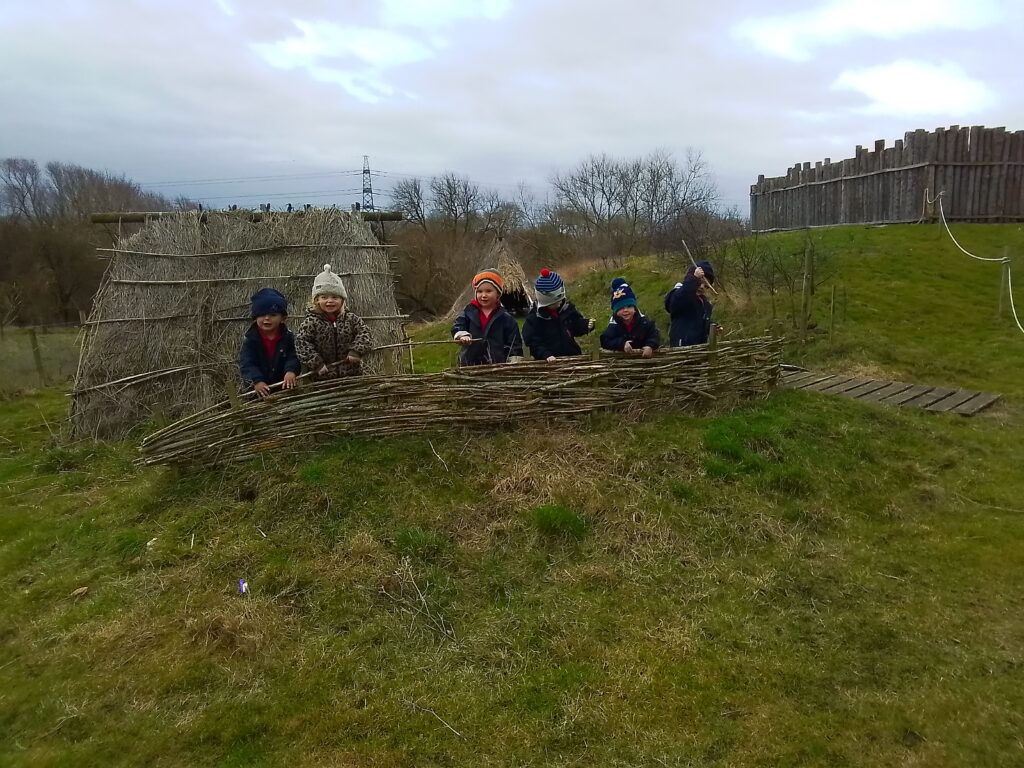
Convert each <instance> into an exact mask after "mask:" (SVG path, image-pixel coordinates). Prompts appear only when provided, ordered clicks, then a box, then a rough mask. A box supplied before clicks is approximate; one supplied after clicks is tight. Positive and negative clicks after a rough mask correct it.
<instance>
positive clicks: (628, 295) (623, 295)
mask: <svg viewBox="0 0 1024 768" xmlns="http://www.w3.org/2000/svg"><path fill="white" fill-rule="evenodd" d="M635 306H636V294H635V293H633V289H632V288H630V287H629V283H627V282H626V278H624V277H616V278H615V279H614V280H612V312H613V313H615V312H618V311H619V310H620V309H623V308H624V307H635Z"/></svg>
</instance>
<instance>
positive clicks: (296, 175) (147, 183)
mask: <svg viewBox="0 0 1024 768" xmlns="http://www.w3.org/2000/svg"><path fill="white" fill-rule="evenodd" d="M361 173H362V171H360V170H352V171H320V172H318V173H285V174H278V175H274V176H234V177H226V178H219V179H181V180H178V181H141V182H139V186H144V187H171V186H185V185H197V184H241V183H243V182H246V181H276V180H277V179H316V178H323V177H324V176H358V175H359V174H361Z"/></svg>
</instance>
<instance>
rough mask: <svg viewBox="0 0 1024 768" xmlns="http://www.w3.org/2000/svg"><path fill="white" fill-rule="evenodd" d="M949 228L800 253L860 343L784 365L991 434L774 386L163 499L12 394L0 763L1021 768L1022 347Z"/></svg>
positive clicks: (796, 356)
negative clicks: (939, 403)
mask: <svg viewBox="0 0 1024 768" xmlns="http://www.w3.org/2000/svg"><path fill="white" fill-rule="evenodd" d="M957 232H958V236H960V235H961V232H962V238H963V241H964V242H965V245H968V247H975V248H977V249H978V250H982V249H983V248H984V247H986V246H989V247H1001V243H1003V242H1010V243H1011V244H1012V247H1013V248H1016V249H1017V252H1018V253H1019V252H1020V246H1021V245H1022V244H1024V237H1022V235H1021V233H1020V230H1019V229H1018V228H1015V227H1008V226H1003V227H991V228H982V227H971V228H968V227H965V228H963V229H962V230H957ZM933 234H934V229H933V228H924V227H920V228H913V227H904V228H890V229H885V230H860V229H848V230H834V231H832V232H822V233H820V234H816V235H815V238H816V241H817V242H816V247H817V248H818V250H819V253H822V254H824V253H825V252H826V251H827V252H828V257H827V258H828V259H831V260H832V263H833V264H834V265H835V268H836V275H837V278H836V279H837V280H841V281H842V283H843V284H844V285H846V286H847V290H848V295H849V306H848V311H847V318H846V321H845V322H844V323H842V324H841V325H839V326H838V327H837V329H836V340H835V343H834V344H833V345H832V346H831V347H830V346H829V345H828V343H827V335H826V334H825V333H823V332H818V333H815V334H814V335H813V336H812V339H811V341H809V342H808V343H807V344H798V343H793V344H791V346H790V347H789V349H788V351H787V357H788V358H789V359H793V360H800V361H804V362H807V363H812V364H814V365H820V366H833V367H836V368H844V367H846V366H850V365H859V366H863V367H865V368H871V369H873V370H880V371H886V372H890V373H892V374H893V375H905V376H908V377H910V378H916V379H920V380H924V381H933V380H934V381H935V382H936V383H955V384H964V385H969V386H977V387H982V388H988V389H995V390H998V391H1003V392H1006V393H1009V394H1010V395H1011V397H1009V398H1008V399H1007V401H1006V402H1005V403H1003V404H1002V405H1000V406H998V407H997V408H995V409H993V410H992V411H990V412H986V413H984V414H982V415H981V416H980V417H978V418H975V419H961V418H954V417H948V416H939V415H934V414H925V413H921V412H909V411H898V410H894V409H886V408H883V407H881V406H869V405H865V404H861V403H856V402H850V401H845V400H840V399H835V398H827V397H823V396H816V395H812V394H806V393H798V392H784V393H779V394H778V395H776V396H773V397H772V398H770V399H769V400H768V401H766V402H759V403H751V404H748V405H745V406H743V407H741V408H740V409H738V410H736V411H734V412H732V413H728V414H703V413H673V414H665V415H663V416H662V417H659V418H657V419H651V420H648V421H646V422H644V423H640V424H637V423H630V422H628V421H624V420H622V419H619V418H618V417H616V416H614V415H604V416H601V417H597V418H593V419H591V420H589V421H587V422H586V423H583V424H577V425H549V426H546V427H537V428H528V429H523V430H518V431H515V432H505V433H498V434H487V435H482V436H481V435H466V434H454V433H453V434H439V435H433V436H429V437H427V436H408V437H405V438H391V439H386V440H368V439H363V440H345V441H335V442H325V443H323V444H318V445H310V446H308V447H309V451H307V452H305V453H302V454H299V455H292V454H280V455H273V454H271V455H265V456H260V457H255V458H254V459H253V461H252V462H249V463H246V464H241V465H238V466H234V467H229V468H211V469H208V470H205V471H202V472H193V473H181V472H176V471H174V470H169V469H149V470H139V469H136V468H135V467H133V466H132V463H131V462H132V459H133V458H134V452H133V447H132V446H131V445H130V444H127V443H126V444H104V445H91V444H77V445H70V446H68V445H61V444H60V443H59V441H55V440H54V439H53V436H52V434H51V432H52V431H56V430H57V429H58V428H59V422H60V420H61V418H62V414H63V412H64V408H65V405H66V402H65V399H64V398H63V396H62V395H61V394H60V393H58V392H56V391H52V390H44V391H39V392H35V393H30V394H26V395H24V396H22V397H18V398H13V399H9V400H7V401H3V402H0V425H2V426H3V432H2V437H0V506H2V509H3V512H2V513H0V590H2V597H3V600H2V603H0V605H2V606H3V607H2V608H0V617H2V621H0V637H2V643H0V764H9V765H19V766H20V765H46V766H50V765H52V766H58V765H75V766H78V765H104V764H132V765H136V764H148V765H153V766H163V765H167V766H171V765H200V766H202V765H211V766H213V765H217V766H220V765H227V766H253V765H266V766H276V765H288V766H292V767H296V766H319V765H360V766H361V765H366V766H405V765H416V766H421V765H474V766H476V765H526V764H534V765H680V766H682V765H722V766H726V765H728V766H748V765H749V766H754V765H858V766H859V765H877V766H889V765H893V764H906V765H929V766H961V765H1009V764H1013V763H1014V762H1016V761H1018V760H1019V759H1020V756H1021V754H1022V745H1021V741H1020V733H1021V732H1022V729H1024V714H1022V713H1024V693H1022V691H1024V666H1022V663H1021V651H1022V640H1024V620H1022V618H1021V616H1022V610H1021V609H1022V598H1021V595H1022V594H1024V591H1022V586H1024V550H1022V549H1021V547H1020V545H1019V542H1020V540H1021V536H1022V534H1024V509H1021V504H1020V499H1021V498H1022V496H1024V473H1022V472H1021V471H1020V466H1021V465H1022V459H1024V455H1022V449H1021V445H1022V437H1024V428H1022V427H1024V408H1022V406H1021V398H1020V395H1021V394H1024V393H1022V390H1021V378H1020V373H1021V371H1022V370H1024V336H1021V335H1020V334H1019V333H1018V332H1017V331H1016V330H1015V329H1014V328H1013V327H1012V326H1009V327H1008V326H1007V322H1008V321H1007V320H1006V319H1005V318H1004V319H1003V320H1002V321H1000V322H996V321H995V319H994V314H995V291H996V289H997V288H998V272H997V270H996V269H995V268H993V267H991V266H990V265H980V264H979V265H975V264H973V263H965V262H963V261H961V259H966V257H963V256H958V255H955V254H954V253H952V252H951V251H950V249H948V248H946V247H945V246H944V245H943V241H942V240H940V239H938V238H937V237H933ZM986 238H988V240H986ZM774 242H776V243H777V244H778V247H786V248H801V249H802V247H803V246H802V240H800V239H799V238H797V237H795V236H783V237H779V238H776V239H775V240H774ZM979 243H981V244H979ZM825 260H826V257H824V256H823V262H824V261H825ZM626 273H627V274H628V275H629V276H630V278H631V282H632V283H633V285H634V287H635V288H636V289H637V291H638V293H639V295H640V297H641V302H642V305H643V306H645V307H647V308H648V311H650V312H651V314H653V315H655V316H659V318H660V317H661V315H660V313H658V312H656V311H653V310H655V309H656V308H657V304H658V300H659V299H660V296H661V293H663V291H664V289H665V288H666V287H667V285H666V281H668V284H671V282H673V281H674V280H673V279H672V277H673V275H674V273H673V271H672V270H671V268H670V267H669V266H667V265H662V264H659V263H658V262H656V261H654V260H646V261H641V262H638V263H636V264H634V265H631V267H630V269H629V270H627V271H626ZM883 273H884V275H885V277H884V278H880V274H883ZM610 276H611V273H601V274H594V275H588V276H586V277H584V278H583V279H582V280H581V281H579V282H578V283H577V284H575V285H574V286H573V287H572V292H573V295H574V296H575V297H576V298H578V299H579V302H580V304H581V305H582V306H583V307H584V308H586V309H588V310H590V311H591V312H592V313H594V314H596V315H597V316H598V317H604V316H605V313H606V311H607V303H606V296H605V285H606V284H607V280H608V279H610ZM986 292H987V293H986ZM720 309H721V310H722V318H721V319H722V321H723V322H724V323H726V324H727V325H729V324H733V325H736V324H745V325H746V327H747V328H750V327H753V326H752V324H753V323H756V322H758V321H759V320H761V319H763V318H764V317H765V314H764V313H765V305H764V297H760V298H757V299H756V300H755V301H754V302H753V303H752V304H751V305H744V306H742V307H741V306H739V304H738V302H734V303H732V304H730V303H729V302H728V301H725V302H723V303H722V305H721V307H720ZM818 310H819V313H820V311H821V307H820V306H819V308H818ZM818 319H819V328H820V327H821V321H822V319H823V318H822V316H821V315H819V316H818ZM1011 331H1012V333H1011ZM443 333H444V329H443V327H436V326H435V327H431V328H426V329H423V330H422V331H421V334H422V336H423V337H430V336H432V335H434V336H436V335H440V334H443ZM1014 334H1017V335H1016V336H1015V335H1014ZM423 349H424V350H426V352H425V353H424V354H422V355H421V356H420V357H419V358H418V360H419V364H420V366H421V367H428V366H437V365H442V364H444V362H445V361H446V359H447V356H448V355H450V354H451V352H452V350H450V349H448V348H447V347H426V348H423ZM428 353H429V354H428ZM239 579H245V580H246V581H247V583H248V585H249V591H248V593H247V594H244V595H243V594H240V593H239V590H238V582H239ZM82 587H88V591H87V592H86V593H85V594H79V595H77V596H75V593H76V590H79V589H80V588H82Z"/></svg>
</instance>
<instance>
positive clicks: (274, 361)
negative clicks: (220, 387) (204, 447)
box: [238, 288, 301, 399]
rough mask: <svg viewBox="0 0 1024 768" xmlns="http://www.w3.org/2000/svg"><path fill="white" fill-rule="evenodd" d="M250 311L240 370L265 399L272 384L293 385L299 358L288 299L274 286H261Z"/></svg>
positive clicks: (239, 355) (253, 299)
mask: <svg viewBox="0 0 1024 768" xmlns="http://www.w3.org/2000/svg"><path fill="white" fill-rule="evenodd" d="M249 315H250V316H251V317H252V319H253V320H252V325H250V326H249V329H248V330H247V331H246V332H245V335H244V336H243V337H242V348H241V349H240V350H239V352H238V372H239V373H240V374H241V376H242V381H243V382H245V384H246V385H247V386H248V387H252V390H253V391H254V392H255V393H256V396H257V397H259V398H260V399H263V398H264V397H266V396H267V395H269V394H270V386H271V385H272V384H280V385H281V388H282V389H291V388H292V387H294V386H295V380H296V378H298V375H299V370H300V368H301V366H300V364H299V358H298V357H297V356H296V354H295V337H294V336H293V335H292V332H291V331H290V330H288V326H286V325H285V320H287V319H288V300H287V299H286V298H285V297H284V296H282V295H281V294H280V293H278V292H277V291H275V290H274V289H273V288H261V289H260V290H258V291H256V293H255V294H253V297H252V304H251V307H250V311H249Z"/></svg>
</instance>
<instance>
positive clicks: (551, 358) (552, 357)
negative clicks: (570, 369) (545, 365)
mask: <svg viewBox="0 0 1024 768" xmlns="http://www.w3.org/2000/svg"><path fill="white" fill-rule="evenodd" d="M546 359H547V361H548V362H549V363H553V362H555V361H556V360H557V359H558V358H557V357H555V356H554V355H550V356H549V357H547V358H546Z"/></svg>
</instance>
